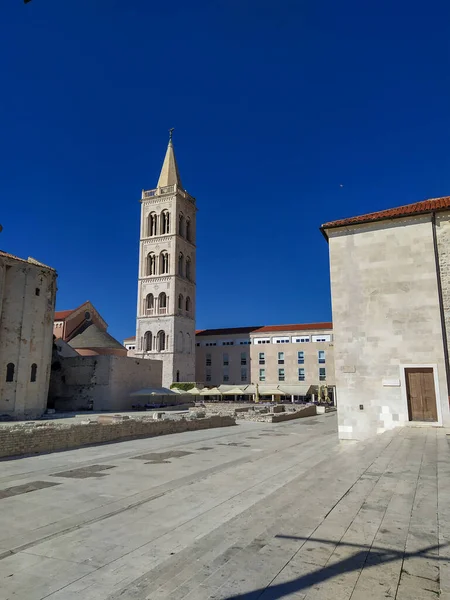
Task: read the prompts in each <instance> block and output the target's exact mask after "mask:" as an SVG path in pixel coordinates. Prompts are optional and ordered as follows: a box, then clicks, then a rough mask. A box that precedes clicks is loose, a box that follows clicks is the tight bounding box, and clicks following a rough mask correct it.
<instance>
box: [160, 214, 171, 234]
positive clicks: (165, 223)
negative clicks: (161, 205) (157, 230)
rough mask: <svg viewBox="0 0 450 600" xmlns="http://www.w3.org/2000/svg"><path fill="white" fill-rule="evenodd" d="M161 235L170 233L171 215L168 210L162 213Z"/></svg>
mask: <svg viewBox="0 0 450 600" xmlns="http://www.w3.org/2000/svg"><path fill="white" fill-rule="evenodd" d="M161 233H162V234H165V233H170V214H169V211H168V210H163V211H162V213H161Z"/></svg>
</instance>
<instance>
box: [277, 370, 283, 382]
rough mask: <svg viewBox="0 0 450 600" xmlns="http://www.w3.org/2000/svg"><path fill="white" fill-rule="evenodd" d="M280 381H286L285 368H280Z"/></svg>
mask: <svg viewBox="0 0 450 600" xmlns="http://www.w3.org/2000/svg"><path fill="white" fill-rule="evenodd" d="M278 381H284V369H278Z"/></svg>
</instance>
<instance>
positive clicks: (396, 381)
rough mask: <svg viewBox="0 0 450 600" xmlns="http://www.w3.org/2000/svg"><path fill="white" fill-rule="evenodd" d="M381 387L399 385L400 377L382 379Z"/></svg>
mask: <svg viewBox="0 0 450 600" xmlns="http://www.w3.org/2000/svg"><path fill="white" fill-rule="evenodd" d="M383 387H400V379H383Z"/></svg>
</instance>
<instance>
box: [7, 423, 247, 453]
mask: <svg viewBox="0 0 450 600" xmlns="http://www.w3.org/2000/svg"><path fill="white" fill-rule="evenodd" d="M231 425H236V421H235V419H233V418H232V417H230V416H220V415H213V416H210V417H207V418H205V419H184V418H180V419H177V420H175V419H170V420H169V419H168V420H162V421H155V420H153V419H152V420H149V419H141V420H137V419H126V420H122V421H120V422H113V423H107V424H101V423H95V422H94V423H86V424H77V425H61V424H55V423H51V422H50V423H38V424H36V425H21V426H17V427H12V426H8V427H0V457H1V458H6V457H9V456H20V455H24V454H39V453H41V452H56V451H59V450H70V449H71V448H79V447H81V446H91V445H94V444H101V443H105V442H118V441H121V440H127V439H128V440H129V439H134V438H145V437H154V436H158V435H167V434H170V433H183V432H184V431H197V430H200V429H211V428H215V427H229V426H231Z"/></svg>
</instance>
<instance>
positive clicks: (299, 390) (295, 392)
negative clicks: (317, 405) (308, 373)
mask: <svg viewBox="0 0 450 600" xmlns="http://www.w3.org/2000/svg"><path fill="white" fill-rule="evenodd" d="M310 387H311V386H310V384H309V383H298V384H297V383H296V384H294V385H283V384H281V385H280V386H279V388H280V389H281V390H283V392H285V393H286V394H289V395H290V396H306V394H307V393H308V391H309V388H310Z"/></svg>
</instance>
